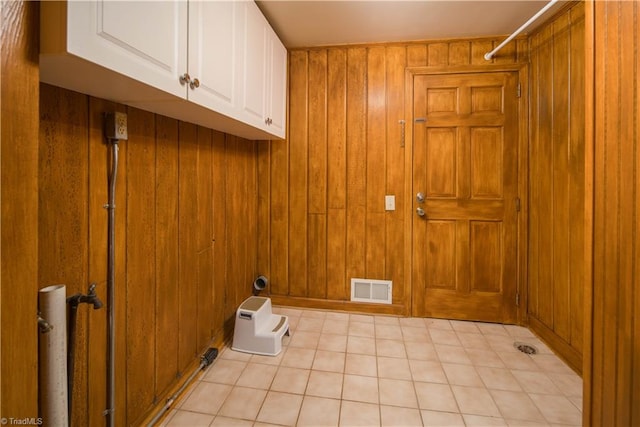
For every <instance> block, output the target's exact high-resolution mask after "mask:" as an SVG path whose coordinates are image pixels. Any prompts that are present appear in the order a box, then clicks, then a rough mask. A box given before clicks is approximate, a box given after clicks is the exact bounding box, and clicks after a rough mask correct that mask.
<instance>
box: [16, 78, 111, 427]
mask: <svg viewBox="0 0 640 427" xmlns="http://www.w3.org/2000/svg"><path fill="white" fill-rule="evenodd" d="M41 92H42V96H43V97H44V98H50V99H52V100H54V102H51V103H42V105H41V108H40V110H41V111H40V122H41V124H40V140H41V146H40V150H39V165H38V169H39V174H38V175H39V176H38V188H39V189H38V194H39V201H38V234H39V236H38V280H37V283H38V286H39V287H40V288H42V287H45V286H49V285H54V284H64V285H66V289H67V296H71V295H74V294H77V293H83V294H84V293H86V292H87V286H88V282H89V278H88V271H87V268H88V249H87V247H86V243H85V239H86V238H87V234H88V228H89V225H88V221H87V217H88V211H87V205H86V200H87V198H88V186H87V182H88V174H89V170H88V166H87V159H88V147H87V144H86V140H87V129H86V123H87V121H88V117H87V116H88V110H89V109H88V98H87V97H86V96H84V95H80V94H78V93H75V92H67V91H63V90H61V89H58V88H54V87H51V86H42V89H41ZM103 203H104V202H103ZM103 291H104V286H101V287H99V288H98V289H97V292H98V293H99V294H100V295H101V298H103V299H104V300H105V301H106V298H104V296H103V295H105V294H103ZM36 297H37V294H34V295H33V298H36ZM100 314H101V313H100V312H94V311H93V310H92V311H91V312H90V311H89V309H88V307H87V306H80V307H78V311H77V317H76V325H77V333H76V336H75V343H76V344H75V358H74V386H73V390H71V392H70V395H71V397H72V401H73V405H74V408H73V413H72V416H71V421H72V422H73V423H78V424H80V425H82V424H87V423H88V420H89V415H88V412H87V411H88V410H87V406H88V383H87V382H88V378H87V372H88V357H87V352H88V346H87V344H88V340H87V339H88V333H87V326H88V322H89V316H96V315H100ZM25 375H26V374H25Z"/></svg>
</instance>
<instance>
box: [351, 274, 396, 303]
mask: <svg viewBox="0 0 640 427" xmlns="http://www.w3.org/2000/svg"><path fill="white" fill-rule="evenodd" d="M392 288H393V282H392V281H391V280H375V279H358V278H352V279H351V301H355V302H373V303H377V304H391V299H392Z"/></svg>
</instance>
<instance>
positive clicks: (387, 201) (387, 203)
mask: <svg viewBox="0 0 640 427" xmlns="http://www.w3.org/2000/svg"><path fill="white" fill-rule="evenodd" d="M384 210H386V211H395V210H396V196H394V195H387V196H384Z"/></svg>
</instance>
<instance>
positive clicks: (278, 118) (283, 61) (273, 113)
mask: <svg viewBox="0 0 640 427" xmlns="http://www.w3.org/2000/svg"><path fill="white" fill-rule="evenodd" d="M269 53H270V62H269V76H268V77H269V80H268V81H267V87H268V89H269V94H268V100H269V104H268V108H267V119H268V131H269V132H272V133H274V134H276V135H278V136H279V137H280V138H284V137H285V123H286V114H287V105H286V103H287V49H286V48H285V47H284V45H283V44H282V42H280V39H279V38H278V36H277V35H276V33H275V32H274V31H273V30H271V31H270V38H269Z"/></svg>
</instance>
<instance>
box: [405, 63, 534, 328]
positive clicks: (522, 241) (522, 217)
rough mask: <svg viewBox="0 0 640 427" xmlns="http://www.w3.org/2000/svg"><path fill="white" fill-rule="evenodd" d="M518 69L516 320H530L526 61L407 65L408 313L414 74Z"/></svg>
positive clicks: (409, 303)
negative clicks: (455, 65) (518, 203)
mask: <svg viewBox="0 0 640 427" xmlns="http://www.w3.org/2000/svg"><path fill="white" fill-rule="evenodd" d="M494 72H515V73H518V79H519V82H520V94H521V95H520V98H518V99H519V100H518V122H519V125H518V150H517V153H518V154H517V156H518V159H517V165H518V172H517V174H518V196H519V198H520V212H519V215H518V219H517V221H516V250H517V254H516V276H517V277H516V295H517V296H518V297H517V298H518V302H519V303H518V304H517V307H516V322H517V324H518V325H527V324H528V316H527V314H528V309H527V293H528V280H527V275H528V271H527V253H528V251H527V247H528V242H529V238H528V223H529V221H528V220H529V209H528V206H529V203H528V202H529V193H528V189H529V67H528V64H526V63H519V64H504V65H502V64H501V65H493V64H492V65H476V66H457V67H407V68H406V69H405V80H404V82H405V97H404V99H405V115H406V116H407V117H408V120H406V122H405V124H404V127H405V139H404V144H405V145H404V148H405V200H406V203H405V211H404V224H405V225H404V226H405V230H404V252H405V257H404V259H405V265H404V270H405V272H407V274H405V284H406V285H408V292H406V293H405V301H404V305H405V307H406V310H407V313H406V314H407V315H411V313H412V312H413V291H414V288H413V274H412V271H413V250H412V244H413V220H414V217H415V215H413V123H414V117H413V86H414V78H415V77H416V76H419V75H438V74H472V73H494Z"/></svg>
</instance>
